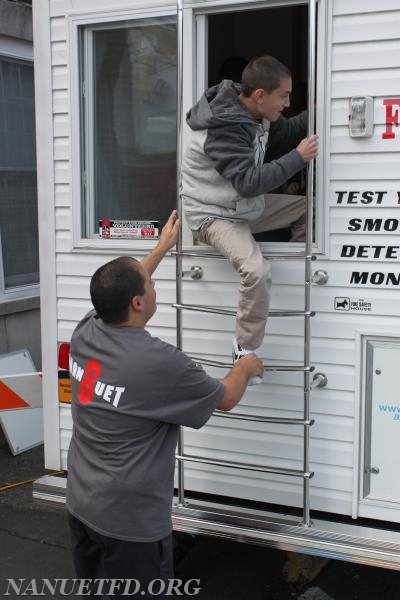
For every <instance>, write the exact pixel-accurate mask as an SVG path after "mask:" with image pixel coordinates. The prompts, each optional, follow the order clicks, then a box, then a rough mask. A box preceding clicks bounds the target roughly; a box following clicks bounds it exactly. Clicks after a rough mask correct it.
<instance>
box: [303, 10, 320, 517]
mask: <svg viewBox="0 0 400 600" xmlns="http://www.w3.org/2000/svg"><path fill="white" fill-rule="evenodd" d="M316 3H317V0H309V4H308V27H309V32H308V135H311V134H313V133H314V123H315V82H316V80H315V73H316V60H315V54H316V15H317V5H316ZM313 206H314V161H313V160H312V161H310V162H309V163H308V166H307V213H306V242H305V254H306V256H310V255H311V254H312V249H313V215H314V211H313ZM304 270H305V289H304V312H305V313H306V316H305V317H304V367H305V370H304V421H309V420H310V370H309V369H306V367H310V340H311V320H310V317H309V316H308V313H310V312H311V277H312V275H311V261H310V260H309V259H306V261H305V265H304ZM309 469H310V428H309V427H307V426H304V444H303V470H304V472H307V471H309ZM303 525H304V526H305V527H309V526H310V525H311V521H310V481H309V479H307V478H305V479H304V481H303Z"/></svg>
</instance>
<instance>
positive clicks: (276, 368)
mask: <svg viewBox="0 0 400 600" xmlns="http://www.w3.org/2000/svg"><path fill="white" fill-rule="evenodd" d="M187 356H189V358H191V359H192V360H193V361H194V362H196V363H198V364H199V365H206V366H209V367H222V368H224V369H231V368H232V363H227V362H221V361H219V360H211V359H208V358H202V357H198V356H193V355H192V354H187ZM314 369H315V367H314V366H310V367H308V366H307V367H304V366H302V365H301V366H300V365H268V366H267V365H264V371H299V372H301V373H307V372H309V373H312V371H314Z"/></svg>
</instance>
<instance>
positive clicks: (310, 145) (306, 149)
mask: <svg viewBox="0 0 400 600" xmlns="http://www.w3.org/2000/svg"><path fill="white" fill-rule="evenodd" d="M296 150H297V152H298V153H299V154H300V156H301V158H302V159H303V160H304V162H309V161H310V160H312V159H313V158H315V157H316V156H317V154H318V136H317V135H310V137H307V138H304V140H301V142H300V144H299V145H298V146H297V148H296Z"/></svg>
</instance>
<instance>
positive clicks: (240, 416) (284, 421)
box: [213, 410, 315, 426]
mask: <svg viewBox="0 0 400 600" xmlns="http://www.w3.org/2000/svg"><path fill="white" fill-rule="evenodd" d="M213 417H223V418H225V419H237V420H242V421H255V422H258V423H275V424H277V425H308V426H311V425H314V423H315V421H314V419H311V420H309V421H304V419H291V418H287V417H263V416H262V415H246V414H244V413H230V412H224V411H222V410H215V411H214V412H213Z"/></svg>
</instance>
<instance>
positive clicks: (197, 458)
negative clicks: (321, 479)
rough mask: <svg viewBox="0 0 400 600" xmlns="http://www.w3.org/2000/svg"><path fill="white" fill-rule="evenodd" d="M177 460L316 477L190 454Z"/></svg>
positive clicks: (290, 470) (309, 476) (292, 470)
mask: <svg viewBox="0 0 400 600" xmlns="http://www.w3.org/2000/svg"><path fill="white" fill-rule="evenodd" d="M176 459H177V460H178V461H179V462H183V461H188V462H196V463H202V464H205V465H214V466H216V467H230V468H232V469H241V470H243V471H258V472H259V473H274V474H276V475H288V476H290V477H302V478H304V479H311V478H312V477H313V476H314V473H312V472H304V471H300V470H299V469H283V468H282V469H279V468H278V467H269V466H262V465H253V464H251V463H239V462H235V461H233V460H214V459H212V458H205V457H202V456H191V455H190V454H177V455H176Z"/></svg>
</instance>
